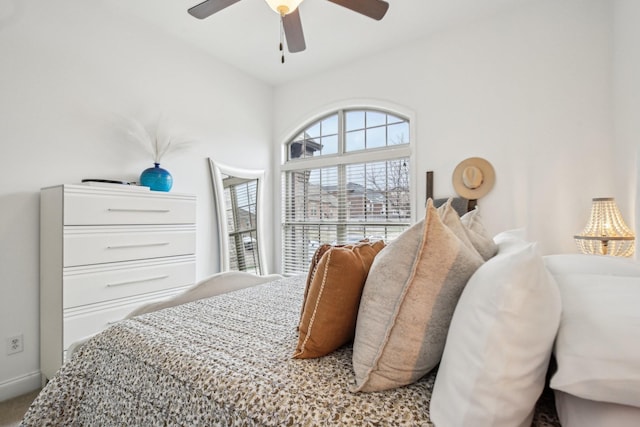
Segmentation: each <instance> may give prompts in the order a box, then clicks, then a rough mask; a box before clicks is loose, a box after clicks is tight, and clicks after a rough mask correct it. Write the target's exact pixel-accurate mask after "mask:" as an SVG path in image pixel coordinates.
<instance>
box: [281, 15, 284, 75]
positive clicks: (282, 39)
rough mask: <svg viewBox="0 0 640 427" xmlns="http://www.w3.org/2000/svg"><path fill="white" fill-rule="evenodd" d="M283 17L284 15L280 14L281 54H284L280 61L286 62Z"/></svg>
mask: <svg viewBox="0 0 640 427" xmlns="http://www.w3.org/2000/svg"><path fill="white" fill-rule="evenodd" d="M282 19H283V18H282V15H280V54H281V55H282V56H281V58H280V61H281V62H282V63H283V64H284V22H282Z"/></svg>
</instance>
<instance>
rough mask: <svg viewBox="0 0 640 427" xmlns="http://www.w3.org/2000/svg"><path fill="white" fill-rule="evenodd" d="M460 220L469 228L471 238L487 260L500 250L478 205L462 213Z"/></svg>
mask: <svg viewBox="0 0 640 427" xmlns="http://www.w3.org/2000/svg"><path fill="white" fill-rule="evenodd" d="M460 221H461V222H462V224H463V225H464V226H465V228H466V230H467V235H468V236H469V240H470V241H471V243H472V244H473V246H475V248H476V249H477V250H478V252H479V253H480V255H481V256H482V258H483V259H484V260H485V261H488V260H489V259H490V258H492V257H493V256H494V255H495V254H496V253H497V252H498V245H496V243H495V242H494V241H493V238H492V237H491V236H490V235H489V234H488V233H487V230H486V229H485V228H484V225H483V224H482V219H481V218H480V210H479V208H478V206H476V207H475V209H474V210H472V211H469V212H467V213H466V214H464V215H462V217H461V218H460Z"/></svg>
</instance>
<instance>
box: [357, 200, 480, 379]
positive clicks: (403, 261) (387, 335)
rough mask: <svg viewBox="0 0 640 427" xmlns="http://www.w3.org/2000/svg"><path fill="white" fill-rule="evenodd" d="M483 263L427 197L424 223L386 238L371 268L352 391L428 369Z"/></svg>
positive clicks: (362, 303) (438, 355)
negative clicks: (389, 238)
mask: <svg viewBox="0 0 640 427" xmlns="http://www.w3.org/2000/svg"><path fill="white" fill-rule="evenodd" d="M482 263H483V260H482V258H481V257H480V256H479V255H478V254H477V253H476V252H474V251H472V250H471V249H469V248H468V247H467V246H466V245H465V244H464V243H463V242H462V241H461V240H460V239H459V238H458V237H456V236H455V235H454V233H453V232H452V231H451V230H449V228H448V227H446V226H445V225H444V224H443V223H442V221H441V220H440V216H439V215H438V212H437V210H436V209H435V208H434V207H433V202H432V201H431V200H429V201H428V202H427V212H426V217H425V219H424V221H421V222H419V223H417V224H416V225H414V226H412V227H411V228H409V229H408V230H406V231H405V232H404V233H402V234H401V235H400V236H399V237H398V238H396V239H395V240H393V241H392V242H390V243H389V245H387V247H386V248H385V250H384V251H382V252H381V253H380V254H379V255H378V256H377V257H376V259H375V261H374V263H373V265H372V266H371V271H370V272H369V277H368V278H367V281H366V284H365V287H364V289H363V293H362V298H361V301H360V310H359V312H358V322H357V326H356V335H355V341H354V344H353V368H354V371H355V375H356V387H355V389H354V390H355V391H378V390H386V389H391V388H394V387H400V386H403V385H407V384H410V383H412V382H414V381H417V380H418V379H420V378H421V377H422V376H423V375H424V374H426V373H427V372H429V371H430V370H431V369H433V368H434V367H435V366H436V365H437V364H438V362H439V361H440V358H441V356H442V351H443V349H444V343H445V339H446V336H447V331H448V328H449V323H450V321H451V317H452V315H453V311H454V309H455V306H456V303H457V301H458V298H459V297H460V294H461V293H462V290H463V289H464V286H465V285H466V283H467V280H468V279H469V277H471V275H472V274H473V272H474V271H475V270H476V269H477V268H478V267H479V266H480V265H481V264H482Z"/></svg>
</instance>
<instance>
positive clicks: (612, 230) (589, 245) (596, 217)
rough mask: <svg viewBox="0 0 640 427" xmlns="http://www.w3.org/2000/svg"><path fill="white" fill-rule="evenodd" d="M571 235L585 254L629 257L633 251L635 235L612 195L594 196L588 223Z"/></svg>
mask: <svg viewBox="0 0 640 427" xmlns="http://www.w3.org/2000/svg"><path fill="white" fill-rule="evenodd" d="M573 237H574V239H575V241H576V245H577V246H578V249H580V251H582V252H583V253H585V254H594V255H612V256H624V257H630V256H632V255H633V252H634V241H635V236H634V235H633V231H631V229H629V227H627V224H625V222H624V220H623V219H622V215H621V214H620V210H619V209H618V205H617V204H616V202H615V199H614V198H613V197H600V198H594V199H593V204H592V205H591V216H590V218H589V223H588V224H587V226H586V227H585V229H584V230H582V233H580V234H577V235H575V236H573Z"/></svg>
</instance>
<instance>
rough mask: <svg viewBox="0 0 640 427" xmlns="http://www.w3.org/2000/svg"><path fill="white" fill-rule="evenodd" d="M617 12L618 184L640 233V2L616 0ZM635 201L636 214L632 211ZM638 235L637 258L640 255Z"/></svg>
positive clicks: (622, 205) (630, 219)
mask: <svg viewBox="0 0 640 427" xmlns="http://www.w3.org/2000/svg"><path fill="white" fill-rule="evenodd" d="M614 5H615V14H614V23H615V26H614V28H615V31H614V49H613V60H614V62H613V64H614V102H615V104H614V108H615V135H616V152H615V154H616V156H615V162H616V170H617V171H618V173H617V175H616V178H617V181H616V184H617V185H618V186H619V187H620V189H621V196H623V197H622V198H621V200H618V202H619V205H620V209H621V211H622V214H623V216H624V219H625V220H626V221H627V224H628V225H629V226H630V227H631V228H632V229H634V230H635V233H636V236H637V235H638V225H640V166H639V165H640V79H639V78H638V76H640V25H638V23H639V22H640V2H639V1H637V0H616V1H615V2H614ZM634 205H635V218H634V217H633V215H632V214H631V213H632V212H633V207H634ZM638 240H639V239H636V259H639V258H640V255H639V254H638V252H640V244H639V242H638Z"/></svg>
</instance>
